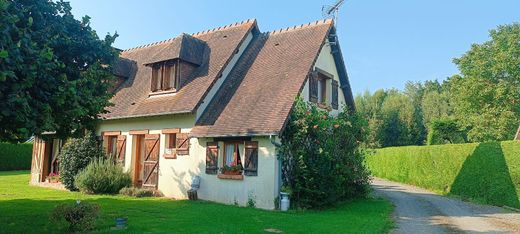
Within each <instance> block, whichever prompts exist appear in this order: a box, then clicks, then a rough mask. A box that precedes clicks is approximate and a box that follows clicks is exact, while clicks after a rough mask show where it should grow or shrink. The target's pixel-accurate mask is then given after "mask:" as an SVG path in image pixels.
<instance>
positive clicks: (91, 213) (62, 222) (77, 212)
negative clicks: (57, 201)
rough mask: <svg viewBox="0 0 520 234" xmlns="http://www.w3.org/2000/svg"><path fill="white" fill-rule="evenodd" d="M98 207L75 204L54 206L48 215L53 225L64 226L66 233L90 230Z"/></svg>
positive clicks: (95, 205)
mask: <svg viewBox="0 0 520 234" xmlns="http://www.w3.org/2000/svg"><path fill="white" fill-rule="evenodd" d="M98 211H99V206H98V205H97V204H93V203H86V202H79V201H78V202H76V203H74V204H61V205H58V206H56V208H55V209H54V210H53V211H52V213H51V215H50V220H51V222H52V223H53V224H55V225H57V226H58V227H60V226H66V227H67V231H68V232H84V231H88V230H91V229H92V228H93V227H94V225H95V223H96V219H97V217H98Z"/></svg>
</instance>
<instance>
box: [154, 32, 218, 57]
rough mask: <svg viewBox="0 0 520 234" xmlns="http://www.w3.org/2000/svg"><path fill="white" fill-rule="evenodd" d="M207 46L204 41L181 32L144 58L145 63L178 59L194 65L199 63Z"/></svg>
mask: <svg viewBox="0 0 520 234" xmlns="http://www.w3.org/2000/svg"><path fill="white" fill-rule="evenodd" d="M207 47H208V46H207V44H206V42H205V41H203V40H200V39H198V38H196V37H193V36H191V35H188V34H186V33H182V34H181V35H179V36H178V37H175V38H173V39H171V40H169V41H168V42H166V43H164V45H163V46H162V47H161V48H158V51H157V52H156V53H155V54H154V55H152V56H151V57H150V58H149V59H148V60H146V62H145V64H152V63H157V62H162V61H167V60H173V59H180V60H182V61H185V62H189V63H192V64H195V65H201V64H202V62H203V61H202V60H203V58H204V53H205V51H206V49H207Z"/></svg>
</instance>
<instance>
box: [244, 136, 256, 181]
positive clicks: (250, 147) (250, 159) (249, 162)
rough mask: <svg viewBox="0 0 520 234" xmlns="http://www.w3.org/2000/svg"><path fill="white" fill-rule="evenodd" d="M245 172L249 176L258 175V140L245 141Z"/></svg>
mask: <svg viewBox="0 0 520 234" xmlns="http://www.w3.org/2000/svg"><path fill="white" fill-rule="evenodd" d="M245 145H246V147H245V150H244V151H245V152H244V156H245V163H244V174H245V175H247V176H256V175H258V141H246V142H245Z"/></svg>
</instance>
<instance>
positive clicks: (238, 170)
mask: <svg viewBox="0 0 520 234" xmlns="http://www.w3.org/2000/svg"><path fill="white" fill-rule="evenodd" d="M243 169H244V168H243V167H242V165H241V164H236V163H233V164H231V166H228V165H224V166H223V167H222V168H220V173H222V174H224V175H241V174H242V170H243Z"/></svg>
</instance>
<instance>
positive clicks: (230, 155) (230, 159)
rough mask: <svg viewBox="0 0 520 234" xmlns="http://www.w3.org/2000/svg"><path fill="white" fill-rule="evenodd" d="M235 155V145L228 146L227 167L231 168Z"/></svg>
mask: <svg viewBox="0 0 520 234" xmlns="http://www.w3.org/2000/svg"><path fill="white" fill-rule="evenodd" d="M233 153H235V145H234V144H229V145H226V165H227V166H231V164H233Z"/></svg>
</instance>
